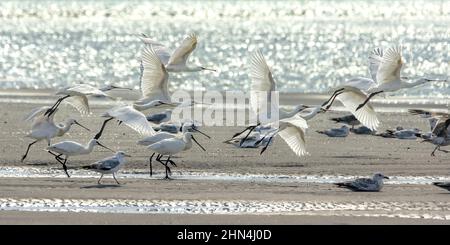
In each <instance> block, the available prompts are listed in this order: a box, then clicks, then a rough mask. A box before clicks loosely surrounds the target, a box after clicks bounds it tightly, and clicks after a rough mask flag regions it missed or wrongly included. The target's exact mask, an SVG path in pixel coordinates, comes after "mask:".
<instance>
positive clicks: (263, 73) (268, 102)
mask: <svg viewBox="0 0 450 245" xmlns="http://www.w3.org/2000/svg"><path fill="white" fill-rule="evenodd" d="M249 76H250V78H251V80H252V85H251V91H250V106H251V108H252V110H253V111H254V112H255V113H257V115H260V114H261V113H267V111H269V110H271V108H273V109H275V110H277V109H278V101H277V100H275V99H274V100H273V99H272V92H274V91H275V89H276V85H275V81H274V79H273V77H272V72H271V71H270V68H269V66H268V65H267V63H266V60H265V59H264V56H263V54H262V53H261V51H260V50H259V49H257V50H256V51H254V52H253V53H252V54H251V56H250V71H249Z"/></svg>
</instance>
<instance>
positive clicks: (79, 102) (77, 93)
mask: <svg viewBox="0 0 450 245" xmlns="http://www.w3.org/2000/svg"><path fill="white" fill-rule="evenodd" d="M56 95H63V97H61V98H59V99H58V100H57V101H56V103H55V104H54V105H53V106H52V107H51V108H50V109H48V110H47V111H46V112H45V114H44V115H46V116H50V115H51V114H53V113H55V111H56V108H58V106H59V105H60V104H61V102H62V101H63V100H65V101H66V102H68V103H69V104H70V105H72V106H73V107H75V109H77V110H78V111H79V112H80V113H81V114H89V113H90V110H89V102H88V97H87V96H89V95H93V96H97V97H107V98H110V99H114V98H113V97H111V96H110V95H108V94H106V93H105V92H103V91H101V90H100V89H98V88H95V87H92V86H90V85H87V84H76V85H72V86H66V87H63V88H61V89H59V90H58V91H57V92H56Z"/></svg>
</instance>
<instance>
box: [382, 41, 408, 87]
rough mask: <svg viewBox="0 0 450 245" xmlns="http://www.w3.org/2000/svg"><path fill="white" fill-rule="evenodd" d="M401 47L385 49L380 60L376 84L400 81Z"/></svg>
mask: <svg viewBox="0 0 450 245" xmlns="http://www.w3.org/2000/svg"><path fill="white" fill-rule="evenodd" d="M402 65H403V59H402V47H401V46H396V47H391V48H389V49H387V50H386V51H385V52H384V54H383V57H382V59H381V62H380V65H379V68H378V72H377V82H378V83H388V82H392V81H400V71H401V69H402Z"/></svg>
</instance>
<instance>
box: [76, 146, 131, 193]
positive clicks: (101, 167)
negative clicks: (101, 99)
mask: <svg viewBox="0 0 450 245" xmlns="http://www.w3.org/2000/svg"><path fill="white" fill-rule="evenodd" d="M125 157H131V156H130V155H127V154H125V152H123V151H118V152H117V153H116V154H115V155H114V156H112V157H107V158H105V159H102V160H100V161H98V162H95V163H93V164H91V165H88V166H83V167H82V168H83V169H88V170H93V171H95V172H98V173H101V174H102V175H101V176H100V179H98V181H97V183H98V184H99V185H101V183H100V181H101V180H102V178H103V175H104V174H112V176H113V178H114V180H115V181H116V183H117V184H118V185H120V183H119V181H117V179H116V175H115V174H116V172H117V171H119V169H120V168H121V167H122V166H123V165H124V164H125Z"/></svg>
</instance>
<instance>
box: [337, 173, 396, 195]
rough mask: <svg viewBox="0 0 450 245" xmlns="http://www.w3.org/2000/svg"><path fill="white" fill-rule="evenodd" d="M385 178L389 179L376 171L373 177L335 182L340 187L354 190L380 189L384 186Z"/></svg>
mask: <svg viewBox="0 0 450 245" xmlns="http://www.w3.org/2000/svg"><path fill="white" fill-rule="evenodd" d="M383 179H389V177H387V176H384V175H383V174H382V173H375V174H374V175H373V177H372V179H368V178H361V179H356V180H353V181H348V182H341V183H335V185H337V186H338V187H343V188H347V189H350V190H352V191H373V192H375V191H380V190H381V189H382V188H383Z"/></svg>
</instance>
